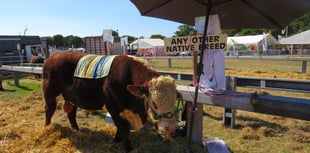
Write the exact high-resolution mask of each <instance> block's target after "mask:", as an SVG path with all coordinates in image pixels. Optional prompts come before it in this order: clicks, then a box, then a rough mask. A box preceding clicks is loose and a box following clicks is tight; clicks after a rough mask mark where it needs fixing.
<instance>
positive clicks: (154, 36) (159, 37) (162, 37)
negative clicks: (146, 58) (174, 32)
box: [150, 34, 166, 39]
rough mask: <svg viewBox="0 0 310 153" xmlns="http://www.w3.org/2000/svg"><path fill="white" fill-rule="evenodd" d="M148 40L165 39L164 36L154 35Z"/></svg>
mask: <svg viewBox="0 0 310 153" xmlns="http://www.w3.org/2000/svg"><path fill="white" fill-rule="evenodd" d="M150 38H153V39H155V38H158V39H164V38H166V36H163V35H161V34H154V35H151V37H150Z"/></svg>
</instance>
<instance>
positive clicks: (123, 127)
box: [106, 100, 132, 152]
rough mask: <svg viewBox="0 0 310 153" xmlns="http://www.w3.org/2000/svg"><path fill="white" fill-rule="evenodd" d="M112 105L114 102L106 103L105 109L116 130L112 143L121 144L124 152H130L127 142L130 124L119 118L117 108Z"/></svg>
mask: <svg viewBox="0 0 310 153" xmlns="http://www.w3.org/2000/svg"><path fill="white" fill-rule="evenodd" d="M113 103H114V104H115V103H116V102H114V101H112V100H110V101H109V102H108V103H106V107H107V109H108V111H109V113H110V114H111V116H112V119H113V122H114V124H115V126H116V128H117V130H116V135H115V138H114V141H115V142H117V143H118V142H122V143H123V147H124V149H125V150H126V152H129V151H130V150H132V147H131V144H130V142H129V134H130V124H129V123H128V121H127V120H125V119H122V118H121V117H120V116H119V110H118V108H117V107H115V106H113ZM111 104H112V105H111Z"/></svg>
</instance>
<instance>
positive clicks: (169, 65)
mask: <svg viewBox="0 0 310 153" xmlns="http://www.w3.org/2000/svg"><path fill="white" fill-rule="evenodd" d="M168 67H169V68H171V67H172V64H171V58H168Z"/></svg>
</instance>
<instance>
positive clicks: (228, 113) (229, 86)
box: [223, 76, 237, 128]
mask: <svg viewBox="0 0 310 153" xmlns="http://www.w3.org/2000/svg"><path fill="white" fill-rule="evenodd" d="M236 81H237V79H236V78H234V77H231V76H227V77H226V90H228V91H236ZM235 117H236V111H235V109H233V108H224V113H223V124H224V125H230V127H231V128H234V127H235Z"/></svg>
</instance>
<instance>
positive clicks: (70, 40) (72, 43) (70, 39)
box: [64, 35, 83, 48]
mask: <svg viewBox="0 0 310 153" xmlns="http://www.w3.org/2000/svg"><path fill="white" fill-rule="evenodd" d="M64 40H65V46H66V47H69V48H70V47H73V48H80V47H82V46H83V39H82V38H80V37H78V36H73V35H70V36H67V37H65V38H64Z"/></svg>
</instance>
